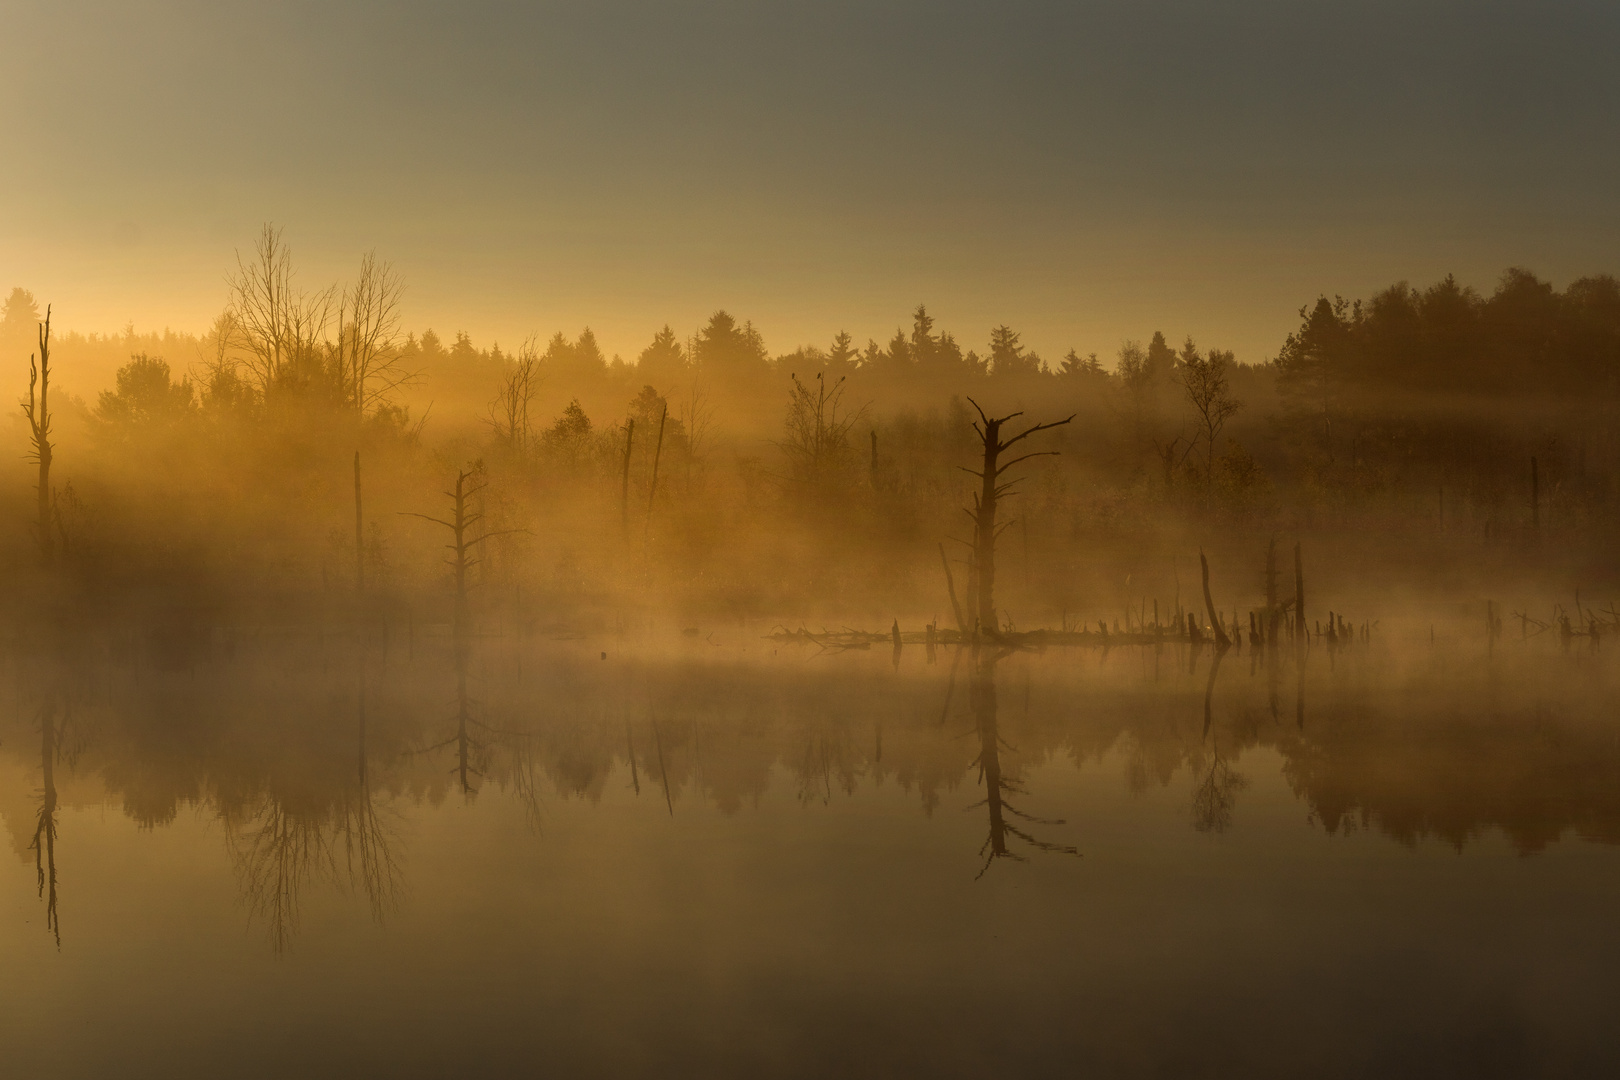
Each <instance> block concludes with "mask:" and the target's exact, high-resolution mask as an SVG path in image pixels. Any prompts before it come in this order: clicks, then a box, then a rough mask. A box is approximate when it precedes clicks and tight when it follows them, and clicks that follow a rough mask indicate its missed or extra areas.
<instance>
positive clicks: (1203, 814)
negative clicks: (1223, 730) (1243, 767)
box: [1193, 649, 1249, 832]
mask: <svg viewBox="0 0 1620 1080" xmlns="http://www.w3.org/2000/svg"><path fill="white" fill-rule="evenodd" d="M1222 659H1224V650H1219V649H1218V650H1216V653H1215V662H1214V663H1212V664H1211V665H1210V667H1209V680H1208V681H1207V682H1206V683H1205V684H1204V738H1206V739H1208V740H1209V741H1210V764H1209V769H1208V770H1207V771H1206V770H1204V769H1203V767H1202V765H1201V764H1200V765H1198V766H1197V767H1196V768H1195V771H1194V776H1195V778H1196V782H1195V783H1194V786H1193V827H1194V828H1195V829H1197V830H1198V831H1199V832H1224V831H1226V828H1227V826H1229V825H1231V824H1232V811H1233V809H1234V808H1235V807H1236V806H1237V793H1238V792H1239V791H1241V790H1242V789H1243V788H1245V787H1247V786H1248V784H1249V781H1248V780H1247V779H1246V778H1245V777H1243V776H1242V775H1240V774H1239V773H1237V772H1234V771H1233V769H1232V767H1231V765H1229V764H1227V762H1226V760H1225V759H1224V758H1222V757H1221V750H1220V739H1219V736H1218V735H1215V734H1213V733H1212V724H1211V720H1212V712H1213V707H1214V697H1215V678H1216V676H1218V675H1219V674H1220V671H1221V660H1222Z"/></svg>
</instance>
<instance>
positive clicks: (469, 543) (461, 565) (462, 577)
mask: <svg viewBox="0 0 1620 1080" xmlns="http://www.w3.org/2000/svg"><path fill="white" fill-rule="evenodd" d="M481 477H482V469H481V468H479V467H474V468H473V469H471V470H458V471H457V473H456V490H455V491H453V492H451V491H447V492H445V493H444V494H445V496H446V497H447V498H449V499H450V500H451V503H452V506H453V507H454V510H455V513H454V515H453V517H452V520H450V521H445V520H444V519H443V518H436V517H433V516H431V515H429V514H417V513H412V512H410V511H404V510H402V511H400V514H401V515H402V516H403V517H417V518H421V519H422V520H424V521H431V522H433V523H434V524H435V525H443V526H444V527H445V528H447V529H449V530H450V533H451V536H452V537H453V540H452V542H451V543H448V544H446V545H445V547H447V548H449V549H450V551H451V552H452V555H451V557H450V559H449V560H447V561H448V562H449V564H450V566H451V567H452V568H454V569H455V572H456V607H455V615H454V619H453V622H452V623H451V632H452V634H453V636H454V640H455V648H456V652H457V653H458V654H460V653H462V652H464V650H465V649H466V645H467V631H468V625H467V571H468V570H470V569H471V568H472V567H474V566H476V565H477V564H478V563H479V562H480V561H481V560H479V559H474V558H470V557H469V553H470V552H471V551H472V549H473V548H474V547H476V546H477V545H479V544H481V543H483V542H484V541H485V540H488V539H490V538H491V537H495V536H507V535H510V534H512V533H521V532H528V531H529V530H527V529H492V530H487V531H485V532H482V533H479V534H478V535H476V536H471V537H469V536H468V533H470V532H472V531H473V530H474V528H475V526H477V524H478V523H479V522H480V521H482V520H483V519H484V515H483V514H482V513H481V512H479V513H469V512H468V509H467V501H468V500H469V499H471V498H472V497H473V496H474V495H477V494H478V493H479V492H481V491H483V490H484V488H485V487H487V486H488V485H487V484H486V483H484V482H482V480H481ZM469 480H470V481H472V483H471V484H469V483H468V481H469Z"/></svg>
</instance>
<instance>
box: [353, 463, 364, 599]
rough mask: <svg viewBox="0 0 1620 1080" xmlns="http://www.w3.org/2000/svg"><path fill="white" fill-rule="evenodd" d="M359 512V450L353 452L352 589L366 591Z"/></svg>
mask: <svg viewBox="0 0 1620 1080" xmlns="http://www.w3.org/2000/svg"><path fill="white" fill-rule="evenodd" d="M361 520H362V519H361V514H360V451H358V450H356V451H355V452H354V589H355V592H357V593H360V594H361V595H362V596H363V595H365V591H366V537H365V529H364V527H363V526H362V524H361Z"/></svg>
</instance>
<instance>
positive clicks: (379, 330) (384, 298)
mask: <svg viewBox="0 0 1620 1080" xmlns="http://www.w3.org/2000/svg"><path fill="white" fill-rule="evenodd" d="M404 291H405V286H404V283H403V282H402V281H401V279H400V276H399V274H398V272H397V271H395V270H394V268H393V267H392V266H390V265H388V264H387V263H386V262H380V261H379V260H378V259H377V255H376V253H375V252H367V253H366V254H365V255H364V256H363V257H362V258H361V260H360V275H359V277H358V278H357V279H356V280H355V283H354V287H353V288H352V290H349V291H347V292H345V294H344V296H343V299H342V300H340V301H339V304H340V308H339V315H338V361H339V370H340V371H341V372H342V373H343V374H344V375H345V376H347V378H346V380H345V381H346V382H348V384H349V387H348V390H349V393H350V395H351V397H352V398H353V405H354V411H355V416H356V418H357V419H359V420H364V419H365V417H366V412H367V410H368V409H374V408H376V407H379V406H386V405H388V404H389V403H390V402H391V401H392V398H393V395H394V392H395V391H396V390H399V389H401V388H403V387H406V386H409V385H410V384H411V383H413V382H415V381H416V380H417V378H418V373H417V372H414V371H409V370H406V368H405V367H404V364H403V356H402V354H401V352H400V349H399V302H400V298H401V296H402V294H403V293H404ZM344 302H347V305H348V307H349V308H350V309H351V312H352V315H351V319H350V323H349V327H348V330H349V333H348V343H347V345H348V347H347V349H345V348H344V333H343V330H344V327H343V316H342V313H341V312H342V307H341V305H342V304H343V303H344Z"/></svg>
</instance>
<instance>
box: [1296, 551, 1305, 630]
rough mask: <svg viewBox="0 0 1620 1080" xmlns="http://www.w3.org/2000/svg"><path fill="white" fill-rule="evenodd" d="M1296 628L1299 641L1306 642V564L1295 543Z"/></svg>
mask: <svg viewBox="0 0 1620 1080" xmlns="http://www.w3.org/2000/svg"><path fill="white" fill-rule="evenodd" d="M1294 626H1295V633H1296V634H1297V636H1298V640H1299V641H1301V642H1303V641H1304V640H1305V562H1304V560H1303V559H1302V558H1301V556H1300V548H1299V542H1298V541H1295V543H1294Z"/></svg>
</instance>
